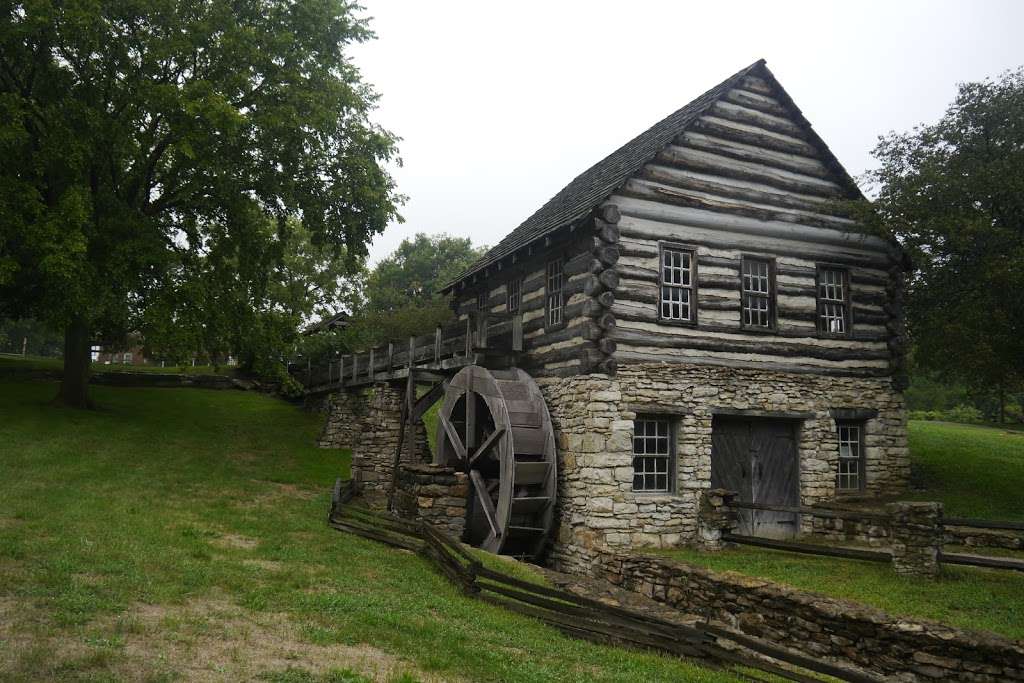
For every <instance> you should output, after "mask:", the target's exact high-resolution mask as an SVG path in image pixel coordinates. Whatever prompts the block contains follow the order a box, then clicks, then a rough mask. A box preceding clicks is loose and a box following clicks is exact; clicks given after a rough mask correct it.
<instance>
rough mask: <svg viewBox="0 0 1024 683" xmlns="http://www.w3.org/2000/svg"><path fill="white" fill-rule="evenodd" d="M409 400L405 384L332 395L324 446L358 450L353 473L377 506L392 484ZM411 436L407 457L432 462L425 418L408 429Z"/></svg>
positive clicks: (406, 460) (404, 459) (404, 451)
mask: <svg viewBox="0 0 1024 683" xmlns="http://www.w3.org/2000/svg"><path fill="white" fill-rule="evenodd" d="M404 400H405V387H404V385H391V384H387V383H381V384H377V385H374V387H373V388H371V389H365V390H361V391H352V392H348V391H340V392H338V393H337V394H335V395H334V396H333V397H332V398H331V403H330V409H329V412H328V415H327V421H326V424H325V425H324V430H323V433H322V434H321V436H320V441H319V445H320V447H321V448H350V449H352V478H353V479H354V480H355V481H356V482H357V483H358V485H359V487H360V490H361V492H362V494H363V495H364V496H365V497H366V500H367V502H368V503H369V504H371V505H380V504H383V503H384V502H385V501H386V497H387V492H388V489H389V488H390V486H391V471H392V464H393V462H394V459H395V450H396V449H397V447H398V439H399V431H400V429H401V422H402V402H403V401H404ZM405 438H406V439H407V442H406V445H405V447H404V448H403V449H402V460H401V462H403V463H427V462H430V460H431V455H430V446H429V444H428V442H427V432H426V428H425V427H424V426H423V422H422V421H420V422H418V423H417V424H416V425H415V426H414V428H413V429H411V430H408V431H407V432H406V434H405Z"/></svg>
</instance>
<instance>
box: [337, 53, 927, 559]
mask: <svg viewBox="0 0 1024 683" xmlns="http://www.w3.org/2000/svg"><path fill="white" fill-rule="evenodd" d="M860 198H862V196H861V194H860V192H859V191H858V189H857V188H856V186H855V184H854V183H853V181H852V180H851V178H850V176H849V175H848V174H847V173H846V171H845V170H844V169H843V168H842V166H841V165H840V164H839V162H838V161H837V159H836V158H835V156H833V154H832V153H831V152H830V151H829V149H828V147H827V146H826V145H825V143H824V142H823V141H822V140H821V138H819V137H818V135H817V134H816V133H815V132H814V130H813V129H812V128H811V126H810V124H809V123H808V121H807V120H806V119H805V118H804V116H803V115H802V113H801V111H800V109H799V108H798V107H797V106H796V104H795V103H794V102H793V100H792V99H791V98H790V97H789V95H788V94H787V93H786V91H785V90H784V89H783V87H782V86H781V85H780V84H779V82H778V81H777V80H776V79H775V77H774V76H773V74H772V73H771V72H770V71H769V70H768V68H767V67H766V66H765V64H764V62H763V61H759V62H757V63H755V64H753V65H751V66H749V67H747V68H745V69H743V70H742V71H740V72H738V73H736V74H734V75H733V76H730V77H729V78H727V79H726V80H725V81H723V82H722V83H720V84H719V85H717V86H715V87H714V88H712V89H711V90H709V91H707V92H706V93H704V94H703V95H701V96H700V97H698V98H697V99H695V100H693V101H692V102H690V103H689V104H687V105H686V106H684V107H683V108H682V109H679V110H678V111H676V112H675V113H673V114H671V115H669V116H668V117H666V118H665V119H663V120H662V121H659V122H657V123H656V124H654V125H653V126H652V127H651V128H650V129H648V130H646V131H645V132H643V133H641V134H640V135H638V136H637V137H635V138H634V139H632V140H630V141H629V142H627V143H626V144H624V145H623V146H622V147H620V148H619V149H617V150H615V151H614V152H612V153H611V154H610V155H609V156H607V157H606V158H604V159H603V160H601V161H599V162H598V163H597V164H595V165H594V166H592V167H591V168H589V169H587V170H586V171H584V172H583V173H582V174H580V175H579V176H578V177H576V178H575V179H574V180H572V181H571V182H570V183H569V184H568V185H566V186H565V188H563V189H562V190H561V191H560V192H558V193H557V194H556V195H555V196H554V197H553V198H552V199H551V200H550V201H548V202H547V203H546V204H545V205H544V206H542V207H541V208H540V209H539V210H537V212H536V213H534V214H533V215H532V216H530V217H529V218H527V219H526V220H525V221H524V222H523V223H522V224H521V225H520V226H519V227H517V228H516V229H515V230H513V231H512V232H511V233H509V235H508V236H507V237H505V238H504V239H503V240H501V241H500V242H499V243H498V244H497V246H495V247H494V248H493V249H491V250H490V252H488V253H487V254H486V255H485V256H484V257H483V258H482V259H480V261H479V262H477V263H476V264H474V265H473V266H472V267H471V268H470V269H469V270H468V271H466V272H465V273H463V274H462V275H461V276H460V277H459V278H458V279H457V280H456V281H454V282H452V283H450V284H449V285H448V286H447V289H446V291H448V292H450V293H451V295H452V300H453V306H454V307H455V310H456V313H457V315H458V322H457V323H456V324H455V325H453V326H451V328H450V329H448V328H446V329H445V330H438V332H437V334H436V336H435V337H433V338H423V339H414V340H409V344H408V347H407V349H406V346H405V343H404V342H402V343H401V344H399V345H397V347H396V346H394V345H393V346H392V347H389V349H388V350H387V351H386V352H385V351H384V350H382V349H378V350H376V356H375V357H374V356H373V355H371V356H370V357H369V359H367V358H366V356H365V355H364V356H360V357H350V358H348V359H347V362H348V364H349V365H345V363H346V359H343V361H342V364H341V367H340V368H338V374H339V376H343V377H342V378H341V380H340V387H339V384H338V383H334V384H331V383H330V382H328V384H327V385H325V386H331V387H333V388H338V389H340V391H338V393H337V394H336V395H335V396H334V398H333V399H332V406H333V407H332V415H331V417H330V419H329V421H328V428H327V430H326V431H325V436H324V440H325V443H327V444H331V445H352V446H353V448H354V452H355V455H354V463H353V469H354V473H355V476H356V478H361V480H362V481H363V483H364V485H365V487H366V488H367V490H373V489H374V488H377V489H378V490H383V489H386V488H387V487H388V485H389V481H390V482H391V484H390V485H391V486H392V487H394V486H395V483H394V482H397V481H398V480H399V479H400V478H401V477H399V476H398V473H397V472H395V471H394V468H393V467H391V464H390V463H391V460H392V457H395V458H396V461H397V460H398V459H399V457H400V459H401V461H402V462H403V463H405V464H404V465H403V467H406V468H409V467H411V468H412V471H415V472H420V475H422V476H424V477H429V476H435V475H436V473H432V472H431V471H429V468H428V467H427V466H426V465H415V464H414V463H417V462H425V461H429V460H432V461H433V466H434V467H435V468H444V467H448V468H449V470H448V471H449V472H454V474H453V475H452V476H454V477H455V479H453V481H455V482H463V483H464V485H462V486H461V488H460V487H459V485H458V483H457V484H456V485H455V487H454V488H453V489H452V490H453V491H456V493H457V494H458V493H461V494H462V495H463V496H465V498H466V501H467V502H466V504H465V507H462V508H460V507H459V506H458V505H453V504H449V503H452V501H448V503H444V505H447V507H446V508H445V509H446V510H448V513H449V514H451V515H454V516H459V515H463V514H464V516H465V529H466V531H465V533H466V535H467V537H468V539H469V540H471V541H473V542H475V543H477V544H479V545H482V546H484V547H488V548H490V549H492V550H495V551H499V552H511V553H513V554H540V553H544V554H546V555H547V556H549V557H550V558H551V559H552V560H553V561H554V562H555V564H557V565H559V566H561V567H563V568H566V569H577V570H580V569H585V565H586V563H587V561H588V549H590V548H593V547H595V546H607V547H610V548H613V549H616V548H617V549H629V548H636V547H643V546H659V547H668V546H674V545H678V544H683V543H686V542H688V541H690V540H692V539H693V538H694V536H695V534H696V532H697V523H696V517H697V506H698V502H699V499H700V494H701V492H702V491H704V490H706V489H709V488H712V487H716V488H717V487H722V488H727V489H732V490H735V491H737V492H739V494H740V499H741V500H745V501H748V502H755V503H757V502H761V503H766V504H772V505H793V506H796V505H813V504H816V503H820V502H823V501H829V500H833V499H836V498H841V497H846V496H855V497H863V496H874V495H878V494H883V493H891V492H895V491H897V490H899V489H900V488H901V487H903V486H904V484H905V482H906V479H907V474H908V457H907V456H908V454H907V436H906V418H905V415H904V404H903V396H902V393H901V391H902V389H903V388H904V381H905V379H904V374H903V363H904V356H903V333H902V320H901V297H902V288H903V272H904V269H905V263H904V257H903V255H902V253H901V252H900V250H899V249H898V247H897V246H895V245H894V244H892V243H889V242H887V241H885V240H883V239H880V238H878V237H875V236H872V235H869V234H867V233H866V232H864V231H863V230H861V229H860V227H859V226H858V225H857V224H856V223H855V222H854V221H853V220H851V219H850V218H848V217H847V216H846V215H845V213H844V211H843V201H844V200H852V199H860ZM459 335H461V336H459ZM396 348H397V349H398V350H396ZM385 354H386V360H385V361H382V360H381V359H382V358H384V356H385ZM400 354H404V355H400ZM360 363H362V364H363V368H362V369H360V366H359V364H360ZM367 363H368V366H367ZM364 374H365V375H366V378H365V379H364ZM328 379H330V371H329V372H328ZM420 383H422V384H427V385H431V386H432V388H431V389H430V390H429V393H430V394H431V395H432V398H437V397H439V396H443V397H444V400H443V402H442V408H441V416H440V425H439V427H438V432H437V446H436V448H435V452H434V453H433V454H432V455H431V454H425V453H424V452H423V450H424V446H423V435H422V425H421V424H420V423H419V422H418V419H419V417H420V416H421V415H422V413H423V406H422V405H421V406H420V407H417V405H416V401H415V397H416V395H417V394H416V392H415V391H414V387H415V386H416V385H417V384H420ZM403 385H404V388H403ZM371 386H376V387H377V389H376V390H374V391H371V392H370V393H369V394H367V393H366V391H365V390H364V389H360V388H359V387H371ZM332 390H333V389H332ZM382 392H383V393H382ZM389 392H390V393H389ZM403 392H404V393H403ZM422 393H423V391H422V390H421V391H420V394H422ZM382 396H383V398H382ZM388 396H391V398H390V399H388V398H387V397H388ZM357 397H362V398H360V399H358V400H357ZM388 400H390V401H391V402H392V403H391V405H390V408H389V410H391V411H392V412H391V414H393V415H394V416H395V418H394V421H398V419H399V418H398V417H397V416H398V413H397V412H396V411H397V410H398V406H399V405H401V404H402V402H403V401H405V403H406V409H405V411H404V412H403V413H402V414H403V415H406V416H408V417H409V419H408V420H407V422H408V424H409V429H407V430H404V432H403V433H404V434H405V436H404V437H402V438H403V439H405V441H407V442H409V443H410V444H413V443H418V444H419V452H417V449H416V448H414V447H408V448H405V449H404V451H399V453H398V454H397V455H396V454H395V453H392V452H388V451H387V449H381V448H378V447H377V446H374V444H375V443H380V439H381V436H380V434H381V430H384V431H386V428H385V427H382V426H381V425H383V424H384V423H383V422H382V421H380V420H378V421H377V422H376V423H374V424H377V425H378V428H376V429H374V428H366V427H365V426H359V425H365V424H368V423H367V422H366V420H367V419H368V418H367V415H368V413H367V411H368V410H370V412H372V407H373V406H374V405H377V406H381V405H383V403H387V401H388ZM360 401H361V403H360ZM382 402H383V403H382ZM357 403H358V404H359V405H361V406H362V407H359V406H356V404H357ZM420 403H421V404H422V400H421V401H420ZM354 406H355V407H354ZM367 406H369V407H367ZM353 416H356V417H353ZM358 416H362V417H358ZM358 420H363V421H364V422H362V423H360V422H358ZM370 422H371V423H372V422H373V420H372V419H370ZM346 425H348V426H347V427H346ZM360 434H363V436H362V437H361V438H360ZM375 439H376V441H375ZM360 440H362V441H363V442H364V444H365V447H361V446H360V443H359V442H360ZM388 443H395V440H394V439H392V440H391V441H390V442H388ZM417 467H418V468H420V469H419V470H418V469H416V468H417ZM420 470H422V471H420ZM417 476H419V475H417ZM801 524H802V521H801V520H800V519H798V518H797V516H796V515H794V514H790V513H779V512H750V513H749V516H748V517H746V518H745V519H744V520H743V525H744V532H745V533H750V534H757V535H764V536H775V537H779V536H790V535H794V534H796V533H798V532H799V531H800V526H801ZM516 539H520V540H519V541H516ZM522 539H525V540H522Z"/></svg>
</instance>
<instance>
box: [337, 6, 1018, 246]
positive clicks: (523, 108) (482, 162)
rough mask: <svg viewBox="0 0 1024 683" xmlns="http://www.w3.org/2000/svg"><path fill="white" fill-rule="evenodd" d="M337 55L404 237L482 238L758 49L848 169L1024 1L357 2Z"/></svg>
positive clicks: (958, 71) (918, 117) (995, 70)
mask: <svg viewBox="0 0 1024 683" xmlns="http://www.w3.org/2000/svg"><path fill="white" fill-rule="evenodd" d="M364 4H365V6H366V10H365V14H366V15H368V16H371V17H373V22H372V26H373V28H374V30H375V31H376V32H377V35H378V39H377V40H375V41H373V42H372V43H369V44H367V45H361V46H357V47H356V48H354V50H353V57H354V59H355V62H356V64H357V65H358V66H359V67H360V68H361V69H362V72H363V75H364V77H365V79H366V80H367V81H369V82H370V83H372V84H374V86H375V87H376V88H377V90H378V91H379V92H380V93H381V94H382V99H381V103H380V108H379V110H378V111H377V113H376V116H375V119H376V121H377V122H379V123H381V124H382V125H384V126H385V127H386V128H388V129H389V130H391V131H393V132H394V133H396V134H397V135H399V136H401V137H402V138H403V140H402V142H401V146H400V150H401V156H402V159H403V162H404V166H403V167H402V168H396V169H395V170H394V173H395V177H396V179H397V181H398V186H399V190H400V191H401V192H402V193H404V194H406V195H408V197H409V201H408V203H407V204H406V205H405V206H404V207H403V209H402V211H401V213H402V215H403V216H404V217H405V219H406V222H405V223H404V224H393V225H391V226H390V227H389V228H388V229H387V231H386V232H385V233H384V234H383V235H380V236H378V238H377V239H376V240H375V242H374V244H373V247H372V248H371V252H370V254H371V260H372V261H376V260H378V259H380V258H382V257H383V256H386V255H387V254H388V253H390V252H391V251H392V250H393V249H394V248H395V247H396V246H398V244H399V242H401V240H402V239H403V238H405V237H408V236H410V235H412V234H414V233H416V232H427V233H437V232H447V233H450V234H455V235H463V236H469V237H472V238H473V242H474V243H475V244H488V245H493V244H495V243H496V242H497V241H498V240H500V239H501V238H502V237H504V236H505V235H506V234H507V233H508V232H509V231H511V230H512V229H513V228H515V227H516V226H517V225H518V224H519V223H520V222H522V221H523V220H524V219H525V218H526V217H527V216H529V215H530V214H531V213H533V212H534V211H535V210H536V209H538V208H539V207H540V206H541V205H542V204H543V203H544V202H545V201H547V200H548V199H549V198H550V197H551V196H552V195H553V194H555V193H556V192H557V191H558V190H560V189H561V188H562V187H563V186H564V185H566V184H567V183H568V182H569V181H570V180H571V179H572V178H574V177H575V176H576V175H578V174H579V173H580V172H581V171H583V170H584V169H586V168H587V167H589V166H590V165H592V164H593V163H594V162H596V161H598V160H600V159H602V158H603V157H604V156H606V155H607V154H609V153H610V152H612V151H613V150H615V149H616V148H617V147H619V146H620V145H621V144H623V143H624V142H626V141H627V140H629V139H631V138H632V137H633V136H635V135H636V134H637V133H639V132H641V131H643V130H645V129H646V128H648V127H649V126H651V125H652V124H653V123H655V122H656V121H658V120H659V119H661V118H663V117H664V116H666V115H667V114H669V113H671V112H672V111H675V110H676V109H678V108H679V107H681V106H683V105H684V104H686V103H687V102H689V101H690V100H691V99H693V98H694V97H696V96H697V95H699V94H700V93H702V92H704V91H705V90H707V89H708V88H710V87H711V86H713V85H715V84H716V83H718V82H719V81H722V80H724V79H725V78H726V77H728V76H729V75H731V74H732V73H734V72H736V71H738V70H739V69H741V68H743V67H745V66H747V65H748V64H750V63H751V62H754V61H755V60H757V59H759V58H761V57H763V58H765V59H766V60H767V62H768V68H769V69H771V70H772V72H773V73H774V74H775V75H776V77H778V79H779V81H780V82H781V83H782V85H783V87H785V88H786V90H787V91H788V92H789V94H790V95H791V96H792V97H793V100H794V101H795V102H796V104H797V106H799V107H800V108H801V109H802V110H803V112H804V115H805V116H806V117H807V119H808V120H809V121H810V122H811V124H812V125H813V126H814V128H815V130H817V132H818V134H819V135H821V137H822V138H823V139H824V140H825V142H826V143H827V144H828V145H829V146H830V147H831V148H832V151H833V152H835V154H836V156H838V157H839V160H840V161H841V162H842V163H843V165H844V166H846V168H847V170H848V171H850V173H851V174H854V175H857V174H859V173H861V172H862V171H864V170H865V169H867V168H869V167H870V166H871V165H872V159H871V156H870V151H871V149H872V148H873V147H874V144H875V141H876V139H877V137H878V135H880V134H882V133H885V132H888V131H890V130H899V131H903V130H907V129H909V128H911V127H913V126H914V125H915V124H918V123H921V122H932V121H934V120H936V119H937V118H938V117H939V116H941V114H942V112H943V111H944V110H945V107H946V105H947V104H948V103H949V102H950V101H951V100H952V99H953V97H954V95H955V92H956V83H958V82H961V81H969V80H980V79H983V78H985V77H986V76H997V75H998V74H999V73H1001V72H1002V71H1004V70H1006V69H1009V68H1013V67H1016V66H1019V65H1021V64H1024V35H1022V29H1024V1H1021V0H1005V1H997V0H963V1H961V2H936V1H932V2H924V1H915V2H911V1H909V0H886V1H882V2H879V1H868V0H856V1H850V0H845V1H841V2H840V1H832V0H817V1H814V2H796V1H791V2H782V1H774V0H773V1H771V2H769V1H767V0H761V1H760V2H740V1H738V0H728V1H719V2H714V0H711V1H710V2H701V3H697V2H692V1H691V2H685V1H683V0H662V1H660V2H656V1H653V0H652V1H641V0H629V1H626V2H623V1H621V0H619V1H618V2H605V1H603V0H589V1H583V0H580V1H576V0H572V1H570V0H557V1H556V0H548V1H547V2H533V1H528V0H519V1H518V2H502V3H498V2H495V1H493V0H491V1H485V0H475V1H474V0H467V1H461V0H459V1H457V0H450V1H443V0H433V1H431V2H424V1H422V0H364Z"/></svg>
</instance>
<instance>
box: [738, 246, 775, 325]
mask: <svg viewBox="0 0 1024 683" xmlns="http://www.w3.org/2000/svg"><path fill="white" fill-rule="evenodd" d="M774 266H775V263H774V261H772V260H770V259H765V258H756V257H753V256H744V257H743V258H742V260H741V262H740V301H741V304H742V311H741V312H740V316H741V317H740V323H741V324H742V327H744V328H747V329H764V330H773V329H775V267H774Z"/></svg>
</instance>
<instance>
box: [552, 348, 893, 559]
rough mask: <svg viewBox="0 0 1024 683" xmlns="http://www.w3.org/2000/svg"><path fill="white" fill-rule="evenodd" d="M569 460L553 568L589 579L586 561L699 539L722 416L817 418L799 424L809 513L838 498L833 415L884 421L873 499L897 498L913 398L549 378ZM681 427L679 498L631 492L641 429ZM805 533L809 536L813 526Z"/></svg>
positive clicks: (748, 380)
mask: <svg viewBox="0 0 1024 683" xmlns="http://www.w3.org/2000/svg"><path fill="white" fill-rule="evenodd" d="M538 384H539V385H540V387H541V390H542V391H543V393H544V396H545V399H546V400H547V404H548V409H549V410H550V412H551V417H552V421H553V423H554V426H555V430H556V441H557V444H558V448H559V458H560V460H559V493H558V495H559V510H560V517H559V518H560V521H561V527H560V529H559V533H558V537H557V538H556V539H555V542H554V546H553V549H552V555H551V557H552V560H553V562H554V563H555V564H556V565H558V566H561V567H563V568H565V569H566V570H569V571H571V570H573V568H574V567H575V568H576V569H585V567H586V564H587V562H588V552H587V549H588V548H589V547H591V546H593V545H595V544H600V545H606V546H609V547H611V548H629V547H639V546H654V547H670V546H675V545H678V544H680V543H682V542H688V541H692V540H693V539H694V538H695V537H696V534H697V505H698V501H699V498H700V493H701V492H702V491H703V490H704V489H707V488H709V487H710V486H711V425H712V419H713V416H714V415H715V413H716V412H721V411H725V412H736V411H761V412H763V413H790V414H792V413H806V414H809V415H810V416H809V417H805V418H803V419H802V420H801V421H800V428H799V435H798V449H799V458H800V495H801V503H802V504H804V505H813V504H816V503H819V502H823V501H827V500H831V499H833V498H834V497H835V496H836V470H837V462H838V457H839V445H838V442H837V435H836V423H835V419H834V418H833V416H832V414H831V413H830V411H831V410H833V409H869V410H873V411H877V414H876V416H875V417H872V418H871V419H868V420H866V422H865V424H864V426H865V456H866V473H865V474H866V487H867V493H868V494H869V495H879V494H888V493H895V492H897V491H899V490H900V489H902V488H903V486H904V485H905V483H906V480H907V477H908V475H909V460H908V451H907V441H906V415H905V411H904V404H903V396H902V394H901V393H900V392H898V391H896V390H895V389H894V387H893V385H892V381H891V380H890V379H888V378H852V377H826V376H820V375H813V374H800V373H788V372H775V371H768V370H752V369H742V368H729V367H720V366H711V365H685V364H680V363H671V364H669V363H643V364H622V365H620V366H619V370H618V373H617V375H615V376H608V375H600V374H591V375H579V376H573V377H568V378H561V379H559V378H541V379H538ZM638 415H658V416H661V415H664V416H667V417H669V418H671V419H673V420H674V421H675V423H676V430H677V431H676V434H677V436H676V443H677V463H676V465H677V466H676V471H675V479H676V483H675V491H674V492H672V493H670V494H650V493H638V492H634V491H633V490H632V477H633V469H632V464H633V453H632V442H633V420H634V419H635V418H636V417H637V416H638ZM806 524H807V525H808V526H809V525H810V521H809V520H808V521H807V522H806Z"/></svg>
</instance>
